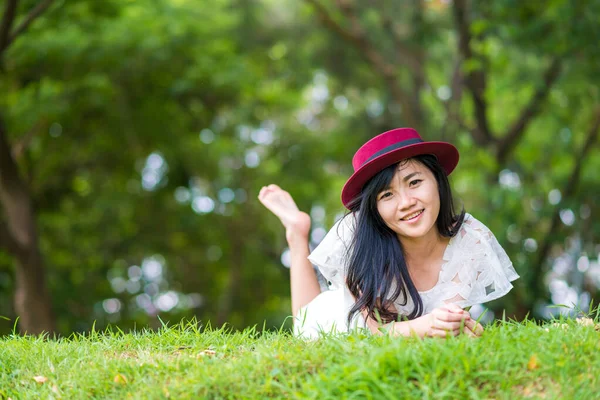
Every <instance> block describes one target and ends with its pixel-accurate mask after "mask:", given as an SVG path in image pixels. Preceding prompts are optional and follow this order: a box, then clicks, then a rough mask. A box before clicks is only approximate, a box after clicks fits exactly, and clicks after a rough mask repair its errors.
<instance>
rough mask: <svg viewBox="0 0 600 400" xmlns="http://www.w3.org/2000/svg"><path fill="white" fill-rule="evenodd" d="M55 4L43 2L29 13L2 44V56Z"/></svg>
mask: <svg viewBox="0 0 600 400" xmlns="http://www.w3.org/2000/svg"><path fill="white" fill-rule="evenodd" d="M11 1H12V2H14V3H15V4H16V2H17V0H9V2H11ZM53 2H54V0H42V1H40V2H39V3H38V4H37V5H36V6H35V7H34V8H33V9H32V10H31V11H29V13H28V14H27V15H26V16H25V18H24V19H23V21H22V22H21V23H20V24H19V26H17V27H16V28H15V30H14V31H13V32H12V33H9V36H8V37H7V38H6V41H5V42H0V54H2V52H3V51H4V50H6V49H7V48H8V46H10V45H11V43H12V42H13V41H14V40H15V39H16V38H17V37H18V36H19V35H21V34H22V33H23V32H25V31H26V30H27V28H29V25H31V23H32V22H33V21H34V20H35V19H36V18H38V17H39V16H40V15H42V14H43V13H44V11H46V10H47V9H48V7H50V5H51V4H52V3H53ZM7 7H8V5H7ZM13 18H14V16H13ZM9 29H10V27H9ZM9 32H10V31H9ZM2 43H4V45H3V46H2Z"/></svg>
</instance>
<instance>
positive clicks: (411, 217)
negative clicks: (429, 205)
mask: <svg viewBox="0 0 600 400" xmlns="http://www.w3.org/2000/svg"><path fill="white" fill-rule="evenodd" d="M423 211H424V210H421V211H417V212H414V213H412V214H410V215H408V216H406V217H404V218H402V221H408V220H410V219H413V218H416V217H418V216H419V215H421V213H422V212H423Z"/></svg>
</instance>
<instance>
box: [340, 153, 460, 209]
mask: <svg viewBox="0 0 600 400" xmlns="http://www.w3.org/2000/svg"><path fill="white" fill-rule="evenodd" d="M421 154H432V155H434V156H436V157H437V159H438V161H439V163H440V164H441V166H442V168H444V171H446V174H447V175H450V173H452V171H453V170H454V168H455V167H456V165H457V164H458V158H459V155H458V150H457V149H456V147H454V146H453V145H451V144H450V143H446V142H422V143H415V144H412V145H409V146H404V147H402V148H399V149H396V150H392V151H390V152H388V153H385V154H382V155H380V156H379V157H376V158H374V159H372V160H371V161H369V162H366V163H365V164H363V165H362V166H361V167H360V168H359V169H358V170H356V171H355V172H354V174H352V176H351V177H350V178H349V179H348V181H346V184H345V185H344V188H343V189H342V204H344V207H346V208H349V207H348V206H349V205H350V203H351V202H352V200H353V199H354V198H355V197H356V196H357V195H358V194H359V193H360V191H361V190H362V188H363V186H364V185H365V184H366V183H367V182H368V181H369V180H370V179H371V178H372V177H373V176H375V175H376V174H377V173H378V172H379V171H382V170H384V169H385V168H387V167H389V166H390V165H393V164H396V163H398V162H400V161H402V160H404V159H407V158H412V157H415V156H418V155H421Z"/></svg>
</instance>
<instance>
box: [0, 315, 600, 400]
mask: <svg viewBox="0 0 600 400" xmlns="http://www.w3.org/2000/svg"><path fill="white" fill-rule="evenodd" d="M565 323H566V326H558V325H557V324H555V325H552V324H546V325H543V326H538V325H535V324H534V323H533V322H525V323H512V322H498V323H496V324H495V325H493V326H490V327H488V328H487V329H486V331H485V333H484V335H483V336H482V337H481V338H478V339H470V338H468V337H459V338H450V339H446V340H441V339H426V340H419V339H416V338H390V337H372V336H363V335H360V334H355V335H351V336H346V337H343V336H342V337H326V338H323V339H320V340H317V341H303V340H300V339H296V338H294V337H292V336H290V335H289V334H288V333H284V332H281V333H276V332H275V333H272V332H267V333H264V334H263V333H258V331H257V330H254V329H247V330H245V331H244V332H238V333H231V332H226V331H225V330H214V329H209V328H207V329H199V328H197V327H196V325H194V324H188V325H183V324H182V325H181V326H176V327H169V328H164V329H162V330H161V331H160V332H141V333H136V334H124V333H119V332H118V333H111V332H103V333H95V332H94V333H91V334H89V335H87V336H85V337H83V336H79V335H78V336H73V337H71V338H68V339H60V340H48V339H43V338H36V337H21V336H18V335H13V336H8V337H4V338H2V339H0V398H2V399H5V398H9V397H10V398H12V399H20V398H63V399H79V398H90V397H91V398H114V399H124V398H143V399H146V398H150V399H153V398H156V399H159V398H175V399H180V398H252V399H254V398H265V397H275V398H280V397H283V398H319V399H326V398H330V399H338V398H357V399H362V398H382V399H387V398H389V399H398V398H413V399H421V398H423V399H427V398H431V399H435V398H456V399H479V398H481V399H488V398H493V399H514V398H527V397H531V398H547V399H552V398H561V399H563V398H567V399H569V398H570V399H593V398H598V396H600V378H599V377H600V332H599V331H597V330H596V329H595V327H594V326H583V325H581V324H578V323H576V322H575V321H573V320H569V321H565ZM35 377H38V378H37V379H38V380H40V381H44V380H45V381H44V382H41V383H39V382H36V380H35Z"/></svg>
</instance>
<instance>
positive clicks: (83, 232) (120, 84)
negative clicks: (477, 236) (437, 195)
mask: <svg viewBox="0 0 600 400" xmlns="http://www.w3.org/2000/svg"><path fill="white" fill-rule="evenodd" d="M0 10H1V11H0V12H1V13H2V20H1V21H0V316H1V318H0V334H7V333H10V332H12V331H13V329H16V331H17V332H29V333H37V332H41V331H53V332H56V333H59V334H69V333H71V332H85V331H88V330H90V329H91V328H92V326H93V325H94V324H95V327H96V329H101V328H104V327H106V326H108V325H113V326H115V325H116V326H118V327H119V328H120V329H123V330H124V331H128V330H130V329H134V328H136V329H141V328H144V327H150V328H156V327H160V326H161V321H162V322H164V323H170V324H173V323H177V322H178V321H180V320H181V319H182V318H184V319H188V318H192V317H196V318H197V319H198V320H199V321H201V322H202V323H203V324H206V323H208V322H209V321H210V323H211V324H212V325H213V326H221V325H222V324H224V323H227V324H228V325H229V326H231V327H233V328H235V329H242V328H244V327H247V326H252V325H257V327H258V328H259V329H263V327H264V328H266V329H272V328H279V327H280V326H282V324H285V325H284V326H288V327H289V326H290V321H289V319H288V320H287V321H286V316H288V314H289V313H290V298H289V270H288V269H287V267H289V256H288V253H287V251H286V243H285V238H284V231H283V228H282V226H281V225H280V223H279V221H278V220H277V219H276V218H275V217H274V216H273V215H271V214H270V213H269V212H268V211H267V210H266V209H264V208H263V207H262V206H261V205H260V204H259V202H258V201H257V199H256V197H257V194H258V191H259V190H260V187H261V186H263V185H266V184H269V183H277V184H279V185H280V186H282V187H284V188H285V189H287V190H288V191H290V192H291V194H292V195H293V196H294V198H295V199H296V201H297V203H298V204H299V207H300V208H301V209H303V210H306V211H307V212H310V214H311V215H312V218H313V227H312V235H311V239H312V245H313V246H314V245H316V244H317V243H318V242H319V241H320V240H321V239H322V238H323V237H324V235H325V233H326V232H327V230H328V229H329V228H330V227H331V225H332V224H333V223H334V221H335V220H336V218H339V217H340V215H342V213H343V211H344V209H343V207H342V205H341V202H340V191H341V188H342V185H343V183H344V181H345V179H346V178H347V177H348V176H349V175H350V174H351V173H352V167H351V163H350V159H351V157H352V155H353V153H354V151H355V150H356V149H357V148H358V147H359V146H360V145H361V144H362V143H363V142H364V141H366V140H367V139H369V138H371V137H373V136H374V135H376V134H378V133H381V132H383V131H385V130H388V129H391V128H395V127H401V126H411V127H415V128H417V129H418V130H419V131H420V132H421V134H422V135H423V137H424V138H425V139H426V140H448V141H451V142H453V143H454V144H456V146H457V147H458V148H459V151H460V152H461V161H460V163H459V167H458V169H457V171H456V172H455V173H453V174H452V177H451V183H452V185H453V187H454V190H455V195H456V197H457V200H458V204H460V205H463V206H464V208H465V209H466V210H467V211H468V212H470V213H472V214H473V215H474V216H475V217H477V218H478V219H480V220H481V221H483V222H484V223H485V224H486V225H488V226H489V227H490V229H491V230H492V231H493V232H494V233H495V234H496V236H497V238H498V240H499V241H500V242H501V244H502V245H503V246H504V248H505V249H506V251H507V252H508V254H509V256H510V257H511V259H512V260H513V262H514V265H515V268H516V270H517V271H518V273H519V274H520V275H521V279H519V280H518V281H516V282H515V288H514V290H513V291H511V292H510V294H509V295H507V296H506V297H504V298H502V299H501V300H498V301H495V302H492V303H489V304H487V305H486V306H487V307H489V309H490V311H489V312H488V313H487V314H486V318H489V319H491V318H493V317H496V318H499V317H502V315H503V313H505V315H506V316H507V317H513V318H517V319H523V318H525V317H526V316H529V317H535V318H540V319H543V318H549V317H551V316H552V315H557V314H558V313H566V314H573V313H575V312H576V311H573V310H572V309H573V308H574V309H575V310H583V311H587V310H588V309H589V307H590V304H591V303H592V302H594V299H595V300H596V302H597V301H598V300H600V291H599V288H600V264H599V261H598V258H599V253H600V240H599V237H600V219H599V217H598V216H599V215H600V202H598V194H599V188H600V174H599V173H598V172H599V171H600V157H598V146H599V145H598V142H599V141H600V140H599V138H598V136H599V125H600V90H599V82H600V79H599V76H600V74H599V73H600V47H599V46H598V43H600V1H599V0H589V1H585V2H583V1H575V0H572V1H571V0H540V1H535V2H534V1H518V0H495V1H493V2H491V1H467V0H453V1H451V0H402V1H392V0H360V1H359V0H211V1H197V0H103V1H98V0H77V1H65V0H0ZM557 305H566V306H569V307H570V308H571V309H567V308H563V307H556V306H557ZM478 309H479V311H481V310H482V309H483V308H482V307H479V308H478Z"/></svg>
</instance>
